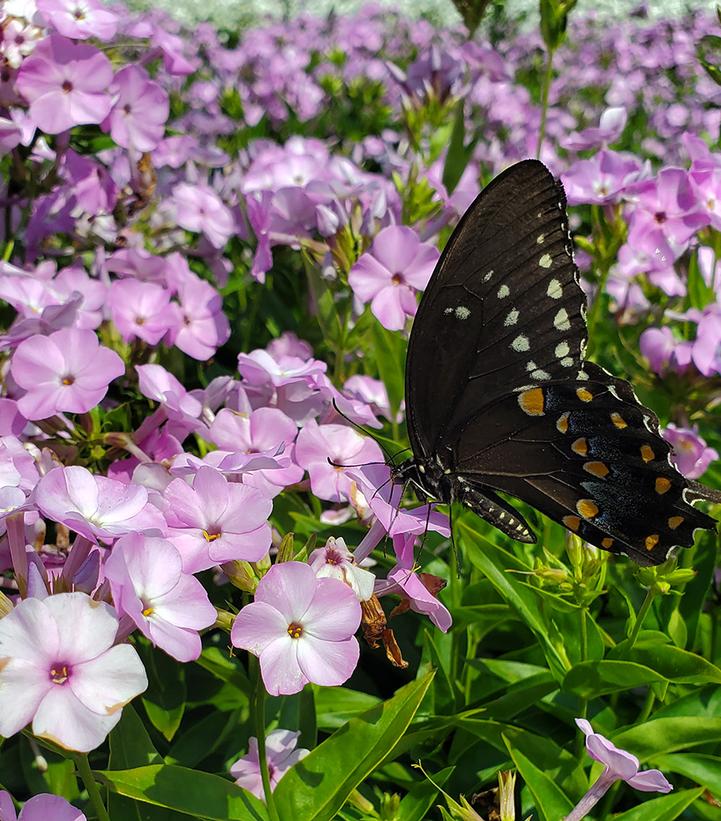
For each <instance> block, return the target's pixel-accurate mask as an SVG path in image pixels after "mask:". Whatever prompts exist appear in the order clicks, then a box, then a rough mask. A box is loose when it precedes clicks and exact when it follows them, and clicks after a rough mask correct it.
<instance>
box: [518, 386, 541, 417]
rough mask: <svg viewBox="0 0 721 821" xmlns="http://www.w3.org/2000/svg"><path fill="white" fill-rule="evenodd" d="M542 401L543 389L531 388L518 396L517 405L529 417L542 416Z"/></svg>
mask: <svg viewBox="0 0 721 821" xmlns="http://www.w3.org/2000/svg"><path fill="white" fill-rule="evenodd" d="M544 399H545V398H544V395H543V388H531V389H530V390H527V391H523V393H520V394H519V395H518V404H519V405H520V406H521V410H522V411H523V412H524V413H527V414H528V415H529V416H543V409H544Z"/></svg>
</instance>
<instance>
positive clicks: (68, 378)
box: [63, 373, 75, 385]
mask: <svg viewBox="0 0 721 821" xmlns="http://www.w3.org/2000/svg"><path fill="white" fill-rule="evenodd" d="M74 382H75V377H74V376H73V375H72V374H71V373H69V374H68V375H67V376H64V377H63V385H72V384H73V383H74Z"/></svg>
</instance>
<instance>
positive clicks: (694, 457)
mask: <svg viewBox="0 0 721 821" xmlns="http://www.w3.org/2000/svg"><path fill="white" fill-rule="evenodd" d="M661 435H662V436H663V438H664V439H665V440H666V441H667V442H668V443H669V444H670V445H671V446H672V447H673V451H672V454H671V458H672V459H673V463H674V465H676V467H677V468H678V470H679V472H680V473H682V474H683V475H684V476H685V477H686V478H687V479H698V478H699V476H702V475H703V474H704V473H705V472H706V469H707V468H708V466H709V465H710V464H711V462H714V461H715V460H716V459H718V458H719V455H718V452H717V451H716V450H715V449H714V448H710V447H709V446H708V445H707V444H706V441H705V440H704V439H703V438H702V437H701V436H699V433H698V428H696V427H695V426H694V427H692V428H683V427H679V426H677V425H674V424H673V422H669V423H668V425H666V427H665V428H664V429H663V430H662V431H661Z"/></svg>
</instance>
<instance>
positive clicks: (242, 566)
mask: <svg viewBox="0 0 721 821" xmlns="http://www.w3.org/2000/svg"><path fill="white" fill-rule="evenodd" d="M222 568H223V572H224V573H225V575H226V576H227V577H228V580H229V581H230V583H231V584H232V585H233V586H234V587H237V588H238V589H239V590H243V591H244V592H245V593H255V589H256V587H258V581H259V580H258V577H257V576H256V575H255V573H254V571H253V567H252V565H251V564H250V563H249V562H242V561H232V562H225V564H223V565H222Z"/></svg>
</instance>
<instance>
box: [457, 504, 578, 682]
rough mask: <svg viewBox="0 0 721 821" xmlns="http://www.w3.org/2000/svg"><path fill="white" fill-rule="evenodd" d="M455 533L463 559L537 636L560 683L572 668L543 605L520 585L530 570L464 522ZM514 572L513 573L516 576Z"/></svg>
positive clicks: (461, 521)
mask: <svg viewBox="0 0 721 821" xmlns="http://www.w3.org/2000/svg"><path fill="white" fill-rule="evenodd" d="M457 529H458V531H459V533H460V534H461V537H462V539H463V541H464V543H465V555H467V556H468V558H469V559H470V561H471V563H472V564H473V565H475V566H476V567H477V568H478V569H479V570H480V571H481V572H482V573H484V574H485V576H486V578H487V579H488V580H489V581H490V582H491V584H492V585H493V586H494V587H495V588H496V590H497V591H498V592H499V593H500V595H501V596H503V598H504V599H505V600H506V601H507V602H508V604H509V605H510V606H511V607H513V608H514V609H515V610H516V611H517V612H518V614H519V616H520V617H521V619H522V620H523V621H524V622H525V624H526V625H527V626H528V628H529V629H530V630H531V631H532V632H533V633H534V634H535V635H536V638H537V639H538V641H539V643H540V645H541V647H542V648H543V652H544V655H545V656H546V659H547V661H548V665H549V667H550V668H551V672H552V673H553V674H554V675H555V676H556V677H557V678H558V679H561V678H562V677H563V676H564V675H565V674H566V671H567V670H568V669H569V667H570V666H571V665H570V663H569V661H568V657H567V656H566V654H565V651H564V650H563V646H562V644H560V642H559V641H556V642H554V641H552V634H553V632H554V631H553V629H552V628H551V626H550V624H549V619H548V617H547V616H546V614H545V613H544V609H543V604H542V602H541V601H540V600H539V598H538V597H537V596H536V591H534V590H533V589H532V588H531V587H529V586H527V585H524V584H523V583H522V582H520V581H519V577H518V575H517V574H518V573H527V572H528V571H529V570H530V568H529V567H528V566H527V565H525V564H523V562H521V561H519V560H518V559H517V558H516V557H515V556H514V555H513V554H512V553H509V552H508V551H505V550H501V548H499V547H497V546H496V545H495V544H493V542H491V541H489V540H488V539H486V538H485V537H484V536H483V535H482V534H480V533H479V532H478V531H477V530H475V529H474V528H473V527H471V526H469V525H468V524H467V522H466V521H465V520H464V519H461V520H460V521H459V522H458V528H457ZM513 571H516V572H515V573H514V572H513Z"/></svg>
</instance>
